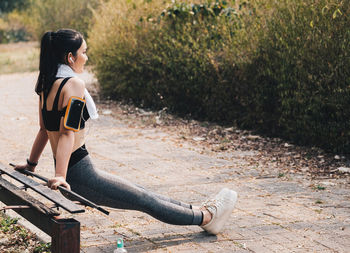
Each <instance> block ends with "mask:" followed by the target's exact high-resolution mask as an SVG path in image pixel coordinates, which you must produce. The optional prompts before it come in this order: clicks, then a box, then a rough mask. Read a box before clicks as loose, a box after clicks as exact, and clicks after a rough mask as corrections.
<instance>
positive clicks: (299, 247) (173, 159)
mask: <svg viewBox="0 0 350 253" xmlns="http://www.w3.org/2000/svg"><path fill="white" fill-rule="evenodd" d="M36 76H37V73H23V74H8V75H0V108H2V109H1V110H0V119H1V122H2V124H0V136H1V138H0V154H1V156H0V162H1V163H2V164H8V163H9V162H14V163H21V162H25V159H26V158H27V157H28V155H29V152H30V147H31V145H32V142H33V139H34V137H35V134H36V131H37V130H38V117H37V107H38V105H37V99H38V98H37V95H36V94H35V93H34V91H33V90H34V85H35V78H36ZM82 78H84V79H85V80H86V83H87V85H88V87H89V89H91V90H92V91H94V93H95V92H96V90H97V89H96V86H95V80H94V78H93V76H92V75H91V74H88V73H85V74H84V75H83V76H82ZM95 94H96V93H95ZM96 100H97V101H98V109H99V113H100V118H99V119H98V120H97V121H95V122H92V121H91V122H90V124H89V125H88V134H87V140H86V144H87V147H88V149H89V151H90V154H91V156H92V157H93V159H94V163H95V164H96V165H97V167H99V168H100V169H103V170H106V171H108V172H110V173H112V174H117V175H120V176H122V177H125V178H126V179H128V180H130V181H133V182H135V183H138V184H141V185H144V186H146V187H147V188H149V189H151V190H153V191H157V192H160V193H162V194H165V195H170V196H171V197H173V198H177V199H181V200H184V201H188V202H191V203H195V204H200V203H201V202H202V201H203V200H205V199H206V198H208V197H210V196H212V195H213V194H215V193H216V192H217V191H218V190H220V188H222V187H229V188H232V189H235V190H236V191H237V192H238V194H239V201H238V203H237V207H236V209H235V211H234V212H233V214H232V218H231V220H230V222H228V224H227V226H226V227H225V230H224V231H223V233H222V234H220V235H218V236H215V237H213V236H208V235H207V234H205V233H204V232H201V229H200V228H198V227H179V226H171V225H167V224H163V223H161V222H158V221H156V220H155V219H153V218H152V217H150V216H148V215H146V214H142V213H139V212H136V211H124V210H113V212H112V213H111V215H110V216H108V217H105V216H102V215H100V214H99V213H98V212H96V211H94V210H91V209H89V208H87V212H86V213H85V214H84V215H80V216H78V215H77V216H74V217H75V218H76V219H78V220H79V221H81V224H82V233H81V237H82V242H81V246H82V251H83V252H112V249H113V248H114V247H115V242H116V239H117V238H118V237H119V236H123V237H124V239H125V240H126V246H127V248H128V250H129V252H214V251H215V252H233V251H234V252H259V253H260V252H349V251H350V214H349V208H350V173H348V172H346V171H347V169H348V168H349V167H350V162H349V157H346V156H342V155H341V154H327V153H325V152H323V151H322V150H319V149H317V148H310V147H308V148H307V147H299V146H295V145H292V144H290V143H287V142H285V141H283V140H280V139H276V138H265V137H262V136H259V135H256V134H254V133H252V132H249V131H244V130H241V129H237V128H236V127H220V126H217V125H215V124H211V123H208V122H197V121H194V120H190V119H181V118H177V117H174V116H172V115H169V114H168V113H167V112H166V110H161V111H158V112H150V111H145V110H142V109H140V108H136V107H133V106H126V105H121V104H118V103H114V102H111V101H105V100H102V99H99V98H98V97H96ZM37 171H38V173H40V174H42V175H44V176H47V177H50V176H52V175H53V171H54V169H53V162H52V155H51V152H50V148H49V146H47V147H46V149H45V151H44V153H43V155H42V158H41V160H40V164H39V166H38V168H37ZM67 215H68V214H67Z"/></svg>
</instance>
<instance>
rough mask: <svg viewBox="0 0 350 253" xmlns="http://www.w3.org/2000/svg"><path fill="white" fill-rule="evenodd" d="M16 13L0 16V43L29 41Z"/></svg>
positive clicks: (19, 16) (18, 14) (20, 18)
mask: <svg viewBox="0 0 350 253" xmlns="http://www.w3.org/2000/svg"><path fill="white" fill-rule="evenodd" d="M30 38H31V35H30V34H29V33H28V32H27V30H26V28H25V25H24V24H23V22H22V17H21V15H20V13H19V12H18V11H13V12H11V13H7V14H4V15H1V17H0V43H10V42H19V41H28V40H30Z"/></svg>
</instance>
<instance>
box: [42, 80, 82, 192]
mask: <svg viewBox="0 0 350 253" xmlns="http://www.w3.org/2000/svg"><path fill="white" fill-rule="evenodd" d="M65 88H66V89H63V90H62V95H63V102H62V108H63V107H65V106H67V104H68V102H69V99H70V98H71V97H72V96H76V97H80V98H82V97H83V96H84V89H85V84H84V82H83V81H82V80H80V79H77V78H72V79H70V80H69V81H68V82H67V84H66V87H65ZM63 122H64V118H61V123H60V135H59V139H58V144H57V151H56V172H55V177H54V178H52V179H50V180H49V182H48V186H49V187H50V188H51V189H57V187H58V186H59V185H62V186H64V187H67V188H69V184H68V183H67V182H66V176H67V169H68V163H69V159H70V156H71V154H72V152H73V146H74V141H75V139H74V137H75V135H74V132H73V131H72V130H69V129H67V128H65V127H64V124H63Z"/></svg>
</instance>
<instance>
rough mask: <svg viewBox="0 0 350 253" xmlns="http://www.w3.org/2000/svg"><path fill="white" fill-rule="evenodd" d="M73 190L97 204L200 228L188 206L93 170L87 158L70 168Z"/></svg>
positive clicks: (199, 217) (195, 213)
mask: <svg viewBox="0 0 350 253" xmlns="http://www.w3.org/2000/svg"><path fill="white" fill-rule="evenodd" d="M67 182H68V183H69V184H70V186H71V188H72V190H73V191H75V192H77V193H78V194H80V195H82V196H84V197H85V198H87V199H89V200H91V201H93V202H95V203H96V204H99V205H104V206H109V207H112V208H118V209H130V210H138V211H142V212H145V213H147V214H149V215H151V216H153V217H154V218H156V219H158V220H160V221H163V222H166V223H169V224H174V225H201V224H202V220H203V214H202V211H200V210H194V209H192V208H191V205H189V204H185V203H182V202H179V201H175V200H173V199H170V198H168V197H165V196H161V195H158V194H154V193H152V192H150V191H147V190H146V189H144V188H142V187H140V186H137V185H135V184H133V183H131V182H129V181H127V180H125V179H123V178H120V177H117V176H115V175H112V174H108V173H106V172H104V171H101V170H96V169H95V168H94V166H93V164H92V163H91V160H90V158H89V156H86V157H85V158H83V159H82V160H80V161H79V162H78V163H76V164H75V165H74V166H72V167H71V168H69V170H68V173H67Z"/></svg>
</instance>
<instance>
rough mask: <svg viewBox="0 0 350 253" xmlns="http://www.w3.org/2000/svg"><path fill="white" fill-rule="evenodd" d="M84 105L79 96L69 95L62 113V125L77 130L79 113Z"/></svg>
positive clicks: (79, 118)
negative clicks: (64, 111)
mask: <svg viewBox="0 0 350 253" xmlns="http://www.w3.org/2000/svg"><path fill="white" fill-rule="evenodd" d="M84 106H85V100H84V99H82V98H79V97H70V98H69V101H68V105H67V109H66V113H65V115H64V123H63V125H64V127H65V128H67V129H69V130H73V131H74V132H78V131H79V130H80V121H81V115H82V113H83V110H84Z"/></svg>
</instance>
